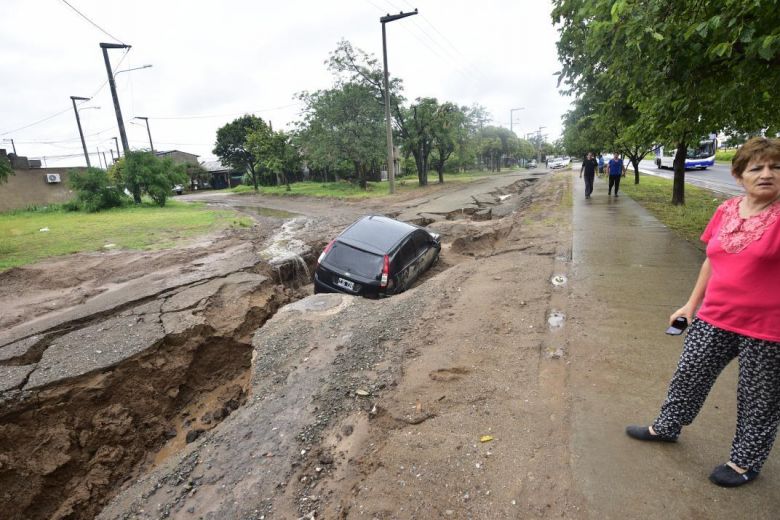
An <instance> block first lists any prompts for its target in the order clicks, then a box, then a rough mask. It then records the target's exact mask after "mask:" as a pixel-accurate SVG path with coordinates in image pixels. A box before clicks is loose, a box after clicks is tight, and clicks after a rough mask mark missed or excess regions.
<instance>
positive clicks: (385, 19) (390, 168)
mask: <svg viewBox="0 0 780 520" xmlns="http://www.w3.org/2000/svg"><path fill="white" fill-rule="evenodd" d="M416 14H417V9H415V10H414V12H413V13H412V12H410V13H404V12H403V11H401V12H400V13H398V14H394V15H391V14H389V13H388V14H387V16H382V17H380V18H379V22H380V23H381V24H382V57H383V58H384V63H385V124H386V125H387V180H388V182H389V183H390V193H395V161H394V160H393V127H392V124H391V123H390V85H389V83H390V81H389V80H388V73H387V36H386V34H385V24H387V23H390V22H392V21H395V20H400V19H401V18H406V17H407V16H414V15H416Z"/></svg>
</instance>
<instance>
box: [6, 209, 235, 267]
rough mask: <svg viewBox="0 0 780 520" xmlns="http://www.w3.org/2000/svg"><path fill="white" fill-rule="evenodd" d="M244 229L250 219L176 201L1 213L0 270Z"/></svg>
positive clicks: (168, 245)
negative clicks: (88, 209) (90, 209)
mask: <svg viewBox="0 0 780 520" xmlns="http://www.w3.org/2000/svg"><path fill="white" fill-rule="evenodd" d="M249 225H251V219H249V218H246V217H237V216H236V215H235V213H233V212H231V211H213V210H207V209H205V208H204V207H203V205H201V204H184V203H178V202H175V201H169V202H168V204H167V205H166V206H165V207H164V208H160V207H158V206H154V205H146V204H144V205H141V206H137V207H135V206H134V207H127V208H117V209H113V210H109V211H101V212H99V213H81V212H68V211H64V210H62V209H58V208H54V209H53V210H32V211H14V212H11V213H4V214H0V271H2V270H5V269H9V268H11V267H16V266H21V265H25V264H30V263H33V262H36V261H39V260H41V259H44V258H48V257H52V256H59V255H66V254H69V253H80V252H85V251H107V250H109V249H162V248H165V247H170V246H171V245H173V244H174V243H176V242H177V241H179V240H182V239H187V238H191V237H194V236H197V235H201V234H204V233H207V232H210V231H213V230H217V229H220V228H225V227H228V226H249ZM41 229H48V231H41ZM108 244H114V246H112V247H111V248H106V247H105V246H106V245H108Z"/></svg>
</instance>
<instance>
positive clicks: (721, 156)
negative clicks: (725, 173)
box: [715, 150, 737, 164]
mask: <svg viewBox="0 0 780 520" xmlns="http://www.w3.org/2000/svg"><path fill="white" fill-rule="evenodd" d="M736 153H737V151H736V150H718V151H716V152H715V160H716V161H719V162H727V163H729V164H731V161H732V159H734V155H735V154H736Z"/></svg>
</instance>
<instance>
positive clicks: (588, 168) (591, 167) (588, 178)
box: [580, 152, 599, 199]
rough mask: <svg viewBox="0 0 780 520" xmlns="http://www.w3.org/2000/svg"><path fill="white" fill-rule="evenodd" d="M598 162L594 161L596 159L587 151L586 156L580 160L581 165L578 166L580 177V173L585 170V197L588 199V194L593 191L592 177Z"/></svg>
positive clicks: (594, 174)
mask: <svg viewBox="0 0 780 520" xmlns="http://www.w3.org/2000/svg"><path fill="white" fill-rule="evenodd" d="M598 165H599V163H598V162H597V161H596V159H594V158H593V153H592V152H588V155H587V157H585V160H584V161H582V166H581V167H580V178H582V173H583V172H585V198H586V199H589V198H590V194H591V193H593V178H594V177H595V176H596V168H598Z"/></svg>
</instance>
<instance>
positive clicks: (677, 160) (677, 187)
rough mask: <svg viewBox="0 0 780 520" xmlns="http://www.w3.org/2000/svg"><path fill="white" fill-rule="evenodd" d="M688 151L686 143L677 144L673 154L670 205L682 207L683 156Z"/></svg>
mask: <svg viewBox="0 0 780 520" xmlns="http://www.w3.org/2000/svg"><path fill="white" fill-rule="evenodd" d="M687 151H688V143H685V142H683V141H680V142H679V143H677V151H676V153H675V154H674V185H673V187H672V204H674V205H675V206H682V205H683V204H685V156H686V152H687Z"/></svg>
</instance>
